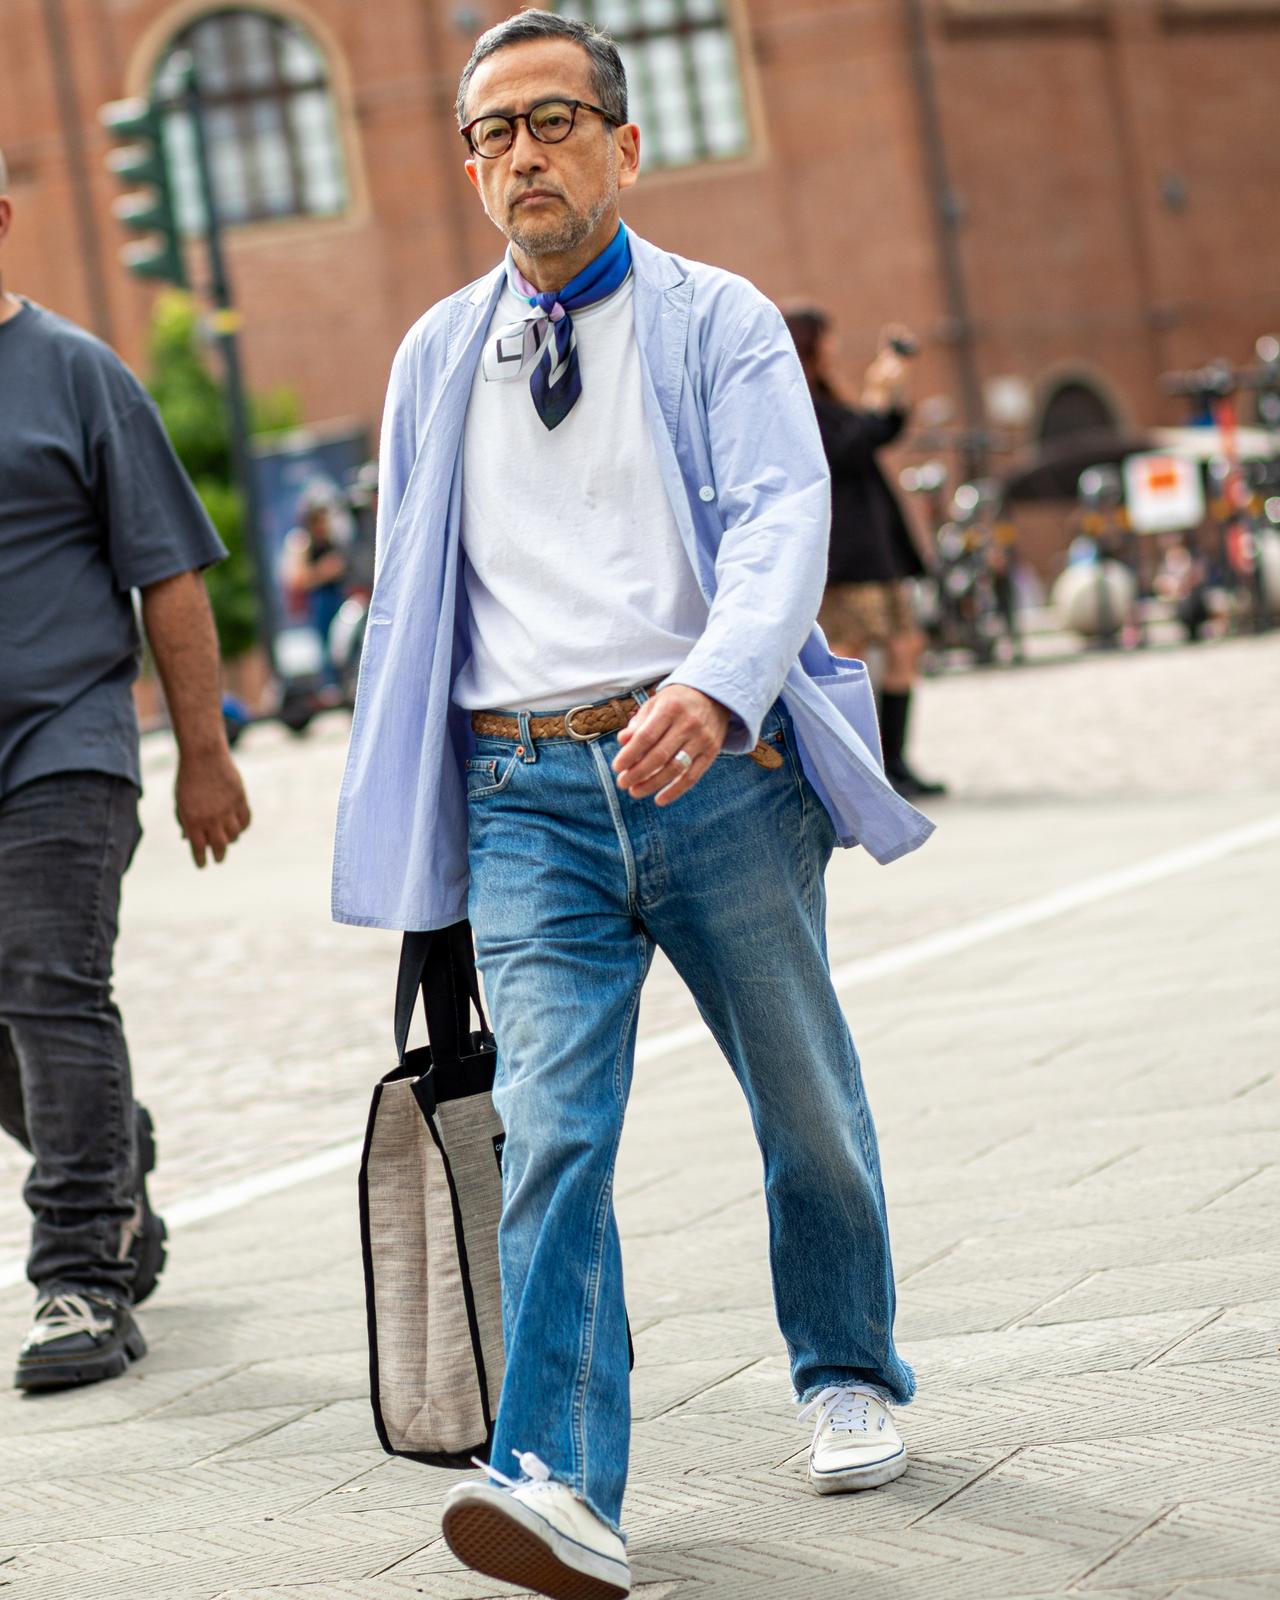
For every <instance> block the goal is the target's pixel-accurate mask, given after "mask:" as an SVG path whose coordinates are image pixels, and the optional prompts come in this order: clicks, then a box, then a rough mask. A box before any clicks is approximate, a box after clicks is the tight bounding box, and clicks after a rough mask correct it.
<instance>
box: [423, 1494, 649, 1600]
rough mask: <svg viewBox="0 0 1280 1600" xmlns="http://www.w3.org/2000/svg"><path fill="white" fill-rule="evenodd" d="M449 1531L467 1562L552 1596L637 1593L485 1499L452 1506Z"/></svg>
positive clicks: (578, 1599) (617, 1598)
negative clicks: (571, 1560)
mask: <svg viewBox="0 0 1280 1600" xmlns="http://www.w3.org/2000/svg"><path fill="white" fill-rule="evenodd" d="M443 1533H444V1537H445V1542H446V1543H447V1544H448V1546H449V1548H450V1550H452V1551H453V1553H454V1555H455V1556H457V1558H458V1560H459V1561H461V1562H462V1564H463V1566H465V1567H470V1568H471V1570H472V1571H473V1572H482V1573H483V1574H484V1575H485V1577H486V1578H501V1579H502V1581H503V1582H504V1583H511V1584H514V1585H515V1586H516V1588H517V1589H525V1590H529V1589H532V1590H533V1591H534V1593H535V1594H543V1595H548V1596H550V1600H625V1597H626V1596H627V1595H629V1594H630V1593H631V1590H630V1587H629V1586H624V1585H623V1584H619V1583H613V1582H611V1581H610V1580H609V1579H607V1578H597V1577H595V1576H594V1575H593V1574H592V1573H589V1572H581V1571H579V1570H578V1568H577V1567H571V1566H569V1565H567V1564H566V1563H565V1562H564V1561H561V1560H560V1558H559V1557H558V1556H557V1555H556V1554H555V1552H554V1550H552V1549H551V1547H550V1545H549V1544H547V1543H546V1542H544V1540H542V1539H540V1538H539V1537H538V1536H537V1535H536V1534H534V1533H531V1532H530V1531H529V1530H528V1529H527V1528H526V1527H525V1526H524V1525H523V1524H522V1523H520V1522H518V1521H516V1519H515V1518H514V1517H511V1516H508V1515H507V1514H505V1513H504V1512H503V1511H502V1510H500V1509H499V1508H498V1507H497V1506H494V1505H491V1504H486V1503H485V1502H484V1501H481V1500H470V1501H464V1502H462V1503H461V1504H460V1505H453V1506H447V1507H446V1508H445V1513H444V1520H443Z"/></svg>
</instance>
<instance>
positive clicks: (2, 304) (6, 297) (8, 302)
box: [0, 278, 22, 322]
mask: <svg viewBox="0 0 1280 1600" xmlns="http://www.w3.org/2000/svg"><path fill="white" fill-rule="evenodd" d="M21 310H22V301H21V300H19V299H18V297H17V295H16V294H9V293H7V292H6V290H5V286H4V279H3V278H0V322H9V321H11V320H12V319H13V318H14V317H16V316H17V315H18V313H19V311H21Z"/></svg>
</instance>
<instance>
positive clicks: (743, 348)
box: [333, 233, 933, 929]
mask: <svg viewBox="0 0 1280 1600" xmlns="http://www.w3.org/2000/svg"><path fill="white" fill-rule="evenodd" d="M631 251H632V264H633V270H634V275H635V294H634V303H635V318H636V337H637V341H638V343H639V348H640V361H641V367H642V369H643V374H644V400H645V410H646V415H647V418H648V422H649V426H650V428H651V430H652V433H653V441H654V446H655V448H656V450H657V455H658V464H659V467H660V469H661V472H662V477H663V482H664V484H665V486H666V491H667V494H668V496H669V497H670V500H671V506H672V510H673V511H674V513H675V518H676V522H677V524H678V526H679V529H680V536H681V538H682V539H683V541H684V544H685V548H686V549H687V550H688V553H689V559H690V561H691V562H692V563H693V568H694V572H695V573H696V575H697V579H698V583H699V585H700V586H701V588H702V592H703V594H704V595H705V596H706V599H707V603H708V605H709V607H710V614H709V616H708V619H707V625H706V630H705V632H704V633H703V634H702V637H701V638H700V639H699V640H698V642H697V643H696V644H695V645H694V647H693V649H692V650H691V651H690V652H689V655H688V656H687V657H686V659H685V661H684V662H683V664H682V665H681V666H680V667H679V668H678V669H677V670H676V671H675V672H673V673H672V674H671V675H670V677H669V678H668V679H667V680H666V681H667V682H670V683H684V684H689V685H691V686H692V687H693V688H695V689H700V690H702V692H703V693H704V694H708V695H710V696H711V697H712V698H713V699H715V700H719V701H720V702H721V703H722V704H724V705H726V706H727V707H728V708H729V710H730V711H731V712H732V714H733V715H732V722H731V724H730V729H729V738H728V741H727V744H726V749H728V750H730V751H735V752H743V751H746V750H749V749H751V748H752V747H753V746H754V744H755V742H756V740H757V738H758V737H759V730H760V724H761V721H762V719H763V718H764V715H765V713H766V712H767V711H768V709H769V707H770V706H771V705H772V704H773V702H774V700H775V699H776V698H777V697H778V695H779V694H781V696H782V699H783V701H784V703H785V705H786V707H787V709H788V711H789V712H790V713H791V717H792V721H793V723H794V726H795V732H796V736H797V739H798V742H799V745H800V751H801V755H802V758H803V762H804V768H805V771H806V773H807V774H808V776H809V779H810V781H811V782H812V784H813V786H814V788H815V789H816V790H817V792H818V794H819V796H820V797H821V799H822V801H823V803H824V805H825V806H826V808H827V810H828V812H829V813H830V815H831V819H832V822H833V823H834V825H835V829H836V833H837V835H838V837H839V839H840V843H841V844H843V845H855V844H861V845H862V846H864V848H865V849H866V850H867V851H868V852H869V853H870V854H871V855H872V856H874V857H875V859H876V860H877V861H881V862H888V861H893V860H895V859H896V858H897V857H898V856H901V855H905V854H906V853H907V852H908V851H910V850H914V849H916V848H917V847H918V846H920V845H922V844H923V843H924V841H925V840H926V839H927V838H928V837H929V835H930V833H932V831H933V824H932V823H931V822H929V821H928V819H927V818H925V817H923V816H921V815H920V813H919V812H918V811H916V810H915V809H914V808H913V807H911V806H910V805H908V804H907V802H906V801H905V800H903V799H901V798H900V797H899V796H898V795H897V794H896V793H895V792H894V790H893V788H892V787H891V785H890V784H889V783H888V781H887V780H886V778H885V776H884V772H883V770H882V767H881V762H880V740H879V733H878V731H877V728H876V714H875V702H874V699H873V696H872V691H871V685H870V683H869V681H868V679H867V672H866V668H865V667H864V666H863V664H862V663H861V662H860V661H846V660H844V659H842V658H840V657H837V656H833V655H832V654H831V652H830V650H829V649H828V648H827V644H826V640H825V639H824V638H823V636H822V633H821V631H820V630H819V629H818V628H817V627H816V626H815V625H814V620H813V619H814V617H815V616H816V614H817V610H818V603H819V601H820V600H821V598H822V588H823V582H824V580H825V576H826V563H827V541H828V536H829V533H830V517H831V512H830V479H829V476H828V472H827V464H826V459H825V457H824V455H823V451H822V443H821V440H820V439H819V436H818V427H817V422H816V420H815V418H814V413H813V406H812V404H811V403H810V399H809V393H808V389H807V386H806V384H805V379H804V374H803V372H802V371H801V369H800V363H799V361H798V360H797V358H796V353H795V348H794V346H793V345H792V342H791V338H790V335H789V334H788V333H787V330H786V326H785V324H784V323H783V321H782V318H781V317H780V316H779V314H778V311H777V310H776V308H775V307H774V306H773V305H772V304H771V303H770V302H769V301H768V300H766V299H765V298H764V296H763V295H762V294H760V292H759V291H758V290H757V289H755V288H754V287H753V286H752V285H751V284H749V283H748V282H747V281H746V280H745V279H743V278H738V277H735V276H734V275H733V274H732V273H729V272H724V271H721V270H720V269H719V268H717V267H708V266H704V265H702V264H701V263H699V262H695V261H685V260H682V259H681V258H680V257H679V256H673V255H669V254H668V253H667V252H666V251H665V250H659V249H657V248H655V247H654V246H653V245H651V244H647V243H645V241H644V240H643V239H640V238H637V237H636V235H635V234H634V233H633V234H632V235H631ZM505 282H506V272H505V267H504V266H499V267H497V268H495V269H494V271H493V272H491V273H489V274H488V275H487V276H486V277H484V278H481V279H480V280H479V281H478V282H476V283H474V284H471V285H470V286H469V287H467V288H465V289H462V290H459V292H458V293H457V294H455V295H451V296H450V297H449V298H448V299H447V300H442V301H441V302H440V303H439V304H438V305H435V306H433V307H432V308H431V310H430V311H428V312H427V313H426V315H425V316H424V317H422V318H421V319H420V320H419V321H418V322H417V323H415V325H414V326H413V327H412V328H411V329H410V331H409V333H408V334H407V336H406V337H405V340H404V343H403V344H402V345H401V346H400V349H399V351H398V353H397V355H396V358H395V361H394V363H393V365H392V369H391V380H390V383H389V385H388V389H387V404H386V411H385V413H384V416H383V424H382V441H381V452H380V462H379V505H378V554H377V576H376V579H375V583H374V591H373V600H372V602H371V606H370V612H369V625H368V629H367V632H366V636H365V645H364V658H363V661H362V663H361V668H360V689H359V693H358V695H357V698H356V712H355V721H354V723H353V725H352V730H351V748H350V751H349V753H348V756H347V768H346V773H345V776H344V778H343V783H342V792H341V796H340V799H339V802H338V826H337V838H336V842H335V846H334V876H333V914H334V917H335V918H336V919H337V920H338V921H339V922H353V923H359V924H362V925H365V926H368V927H375V928H411V929H424V928H439V927H445V926H447V925H448V924H449V923H451V922H457V921H459V920H460V919H461V918H463V917H465V916H466V914H467V810H466V798H465V794H464V791H463V782H462V764H463V761H464V760H465V759H466V757H467V756H468V755H469V754H470V750H471V730H470V723H469V718H468V715H467V714H466V713H464V712H462V711H460V710H459V709H458V707H456V706H455V705H454V704H453V701H452V698H451V690H452V685H453V681H454V677H455V676H456V674H457V672H458V670H459V669H460V668H461V666H462V664H463V663H464V662H465V661H466V659H467V657H468V656H469V654H470V645H469V642H468V637H467V606H466V592H465V586H464V584H463V582H462V558H461V526H460V524H461V504H462V493H461V479H462V431H463V425H464V422H465V420H466V414H467V403H468V401H469V399H470V395H471V385H472V379H473V378H474V376H475V371H476V366H477V364H478V362H479V360H480V355H481V351H482V348H483V343H484V337H485V334H486V332H487V330H488V327H489V322H490V319H491V317H492V315H493V311H494V307H495V305H496V303H497V300H498V296H499V295H500V294H501V292H502V288H503V285H504V284H505ZM578 403H579V404H580V405H590V404H591V394H590V391H589V390H586V391H584V393H583V397H582V399H581V400H580V401H579V402H578ZM513 514H518V512H513ZM636 536H637V538H642V537H643V530H642V529H637V532H636ZM589 559H590V552H584V560H589ZM600 581H601V583H607V582H608V581H609V579H608V574H607V573H601V574H600ZM567 620H568V625H570V626H573V625H575V624H576V625H579V626H584V627H585V626H587V625H589V619H588V618H581V619H567Z"/></svg>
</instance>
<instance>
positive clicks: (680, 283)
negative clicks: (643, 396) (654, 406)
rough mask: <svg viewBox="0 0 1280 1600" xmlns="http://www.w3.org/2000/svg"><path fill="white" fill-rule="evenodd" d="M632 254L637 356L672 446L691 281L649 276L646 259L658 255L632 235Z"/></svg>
mask: <svg viewBox="0 0 1280 1600" xmlns="http://www.w3.org/2000/svg"><path fill="white" fill-rule="evenodd" d="M637 246H639V249H638V250H637ZM632 251H633V259H636V274H635V280H636V286H635V308H636V337H637V340H638V342H639V345H640V355H641V359H642V360H643V362H644V364H645V366H646V367H647V368H648V371H649V380H650V382H651V383H652V384H653V391H654V394H655V395H656V396H657V398H658V409H659V410H660V411H661V413H662V420H663V422H664V423H665V424H666V428H667V433H668V434H669V435H670V438H671V442H672V444H675V442H676V434H677V429H678V427H679V422H680V393H681V389H682V387H683V385H684V355H685V346H686V345H687V344H688V341H689V316H690V312H691V309H692V306H693V279H692V278H678V279H677V280H676V281H675V282H674V283H672V282H670V281H666V282H663V281H662V277H654V276H651V275H650V271H649V270H648V268H649V260H650V257H651V256H653V255H657V254H658V252H656V251H654V250H653V247H652V246H651V245H645V244H644V242H643V241H642V240H637V239H635V237H634V235H633V236H632ZM663 264H664V265H665V264H666V263H665V261H664V262H663ZM662 276H666V275H665V274H664V275H662Z"/></svg>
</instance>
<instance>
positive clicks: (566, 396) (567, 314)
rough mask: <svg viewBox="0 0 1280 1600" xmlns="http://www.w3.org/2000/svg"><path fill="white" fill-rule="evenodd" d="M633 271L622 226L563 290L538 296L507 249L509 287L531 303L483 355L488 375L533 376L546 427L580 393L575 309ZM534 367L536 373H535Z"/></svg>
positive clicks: (502, 379) (504, 379) (505, 378)
mask: <svg viewBox="0 0 1280 1600" xmlns="http://www.w3.org/2000/svg"><path fill="white" fill-rule="evenodd" d="M630 271H631V241H630V239H629V238H628V237H627V230H626V228H625V227H623V225H622V224H621V223H619V224H618V231H617V233H615V234H614V236H613V243H612V244H610V245H609V246H608V247H607V248H606V249H605V250H602V251H601V253H600V254H599V255H598V256H597V257H596V258H595V260H594V261H592V262H591V263H589V265H587V266H586V267H584V268H583V269H582V271H581V272H580V273H579V274H578V275H577V277H576V278H570V280H569V282H568V283H566V284H565V286H564V288H563V289H556V290H552V291H550V292H549V293H547V294H539V293H538V291H537V289H535V288H534V286H533V285H532V284H531V283H530V282H529V281H528V279H527V278H525V277H523V276H522V274H521V273H520V272H519V271H518V269H517V267H516V264H515V262H514V261H513V260H512V258H511V252H510V250H508V251H507V286H508V287H509V288H510V290H511V292H512V293H513V294H514V295H516V296H517V297H518V298H519V299H521V300H525V301H527V302H528V304H529V307H530V309H529V311H528V312H527V313H526V314H525V315H524V316H522V317H521V318H519V320H518V321H516V322H509V323H507V324H506V326H505V327H503V328H501V329H499V331H498V333H497V335H496V337H495V338H494V339H493V340H492V341H491V343H490V344H489V346H488V347H487V348H486V350H485V353H484V375H485V377H486V378H487V379H488V380H490V381H491V382H498V383H509V382H513V381H514V380H516V379H518V378H523V377H524V375H525V374H526V373H529V392H530V393H531V394H532V396H533V404H534V409H535V410H536V411H537V413H538V415H539V417H541V418H542V421H543V424H544V426H545V427H547V428H548V429H550V428H556V427H559V425H560V424H561V423H562V422H563V421H564V419H565V418H566V417H567V416H568V415H569V413H570V411H572V410H573V408H574V405H575V404H576V402H577V399H578V396H579V395H580V394H581V393H582V374H581V373H580V372H579V370H578V341H577V336H576V335H575V334H574V331H573V316H572V313H573V312H575V311H581V310H583V309H584V308H585V307H587V306H593V305H595V304H596V303H597V302H598V301H600V300H606V299H608V297H609V296H610V295H611V294H613V293H614V291H615V290H616V289H620V288H621V287H622V285H623V284H624V283H625V282H626V280H627V276H628V274H629V273H630ZM531 369H532V370H531Z"/></svg>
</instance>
